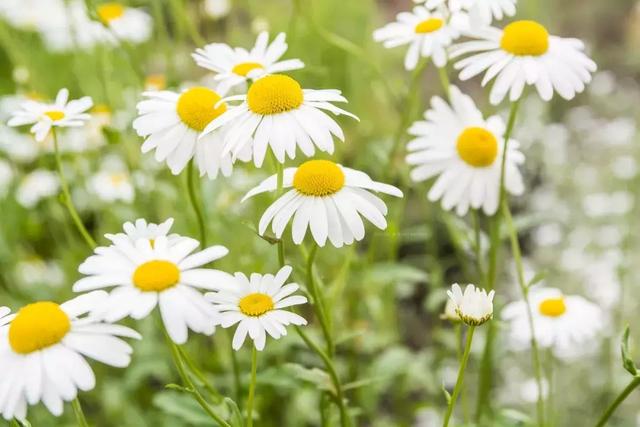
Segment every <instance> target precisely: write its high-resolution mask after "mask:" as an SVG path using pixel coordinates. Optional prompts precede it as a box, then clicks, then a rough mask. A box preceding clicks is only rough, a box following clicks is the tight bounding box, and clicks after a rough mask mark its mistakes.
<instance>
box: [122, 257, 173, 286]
mask: <svg viewBox="0 0 640 427" xmlns="http://www.w3.org/2000/svg"><path fill="white" fill-rule="evenodd" d="M179 280H180V270H179V269H178V266H177V265H175V264H174V263H172V262H170V261H161V260H154V261H147V262H145V263H144V264H140V265H139V266H138V268H136V271H134V273H133V284H134V285H135V286H136V288H138V289H140V290H141V291H144V292H162V291H164V290H165V289H169V288H171V287H173V286H175V285H176V284H177V283H178V281H179Z"/></svg>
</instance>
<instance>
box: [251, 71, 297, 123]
mask: <svg viewBox="0 0 640 427" xmlns="http://www.w3.org/2000/svg"><path fill="white" fill-rule="evenodd" d="M303 98H304V97H303V94H302V87H300V84H299V83H298V82H297V81H295V80H294V79H292V78H291V77H289V76H285V75H282V74H273V75H270V76H266V77H263V78H261V79H259V80H256V81H255V82H254V83H253V84H252V85H251V87H250V88H249V92H248V93H247V103H248V104H249V109H250V110H251V111H253V112H254V113H256V114H262V115H268V114H279V113H284V112H286V111H291V110H294V109H296V108H298V107H299V106H300V105H301V104H302V101H303Z"/></svg>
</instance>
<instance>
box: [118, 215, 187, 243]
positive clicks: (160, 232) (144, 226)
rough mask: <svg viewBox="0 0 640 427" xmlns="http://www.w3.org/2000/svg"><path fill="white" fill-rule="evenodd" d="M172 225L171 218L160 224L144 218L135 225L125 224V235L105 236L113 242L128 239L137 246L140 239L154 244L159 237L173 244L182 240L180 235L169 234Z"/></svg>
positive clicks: (123, 227) (139, 219) (131, 223)
mask: <svg viewBox="0 0 640 427" xmlns="http://www.w3.org/2000/svg"><path fill="white" fill-rule="evenodd" d="M172 225H173V218H169V219H167V220H166V221H164V222H163V223H160V224H155V223H153V222H147V220H146V219H144V218H138V219H136V222H135V223H133V222H125V223H124V225H123V226H122V229H123V230H124V233H116V234H105V237H106V238H107V239H109V240H112V241H113V240H118V239H122V238H123V237H128V238H129V239H130V240H131V243H134V244H135V242H136V241H137V240H138V239H148V240H149V241H150V242H151V243H154V242H155V240H156V239H157V238H158V237H160V236H165V237H167V239H168V241H169V242H170V243H171V242H173V241H174V240H175V239H178V238H180V235H178V234H169V230H170V229H171V226H172Z"/></svg>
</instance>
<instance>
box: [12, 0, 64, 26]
mask: <svg viewBox="0 0 640 427" xmlns="http://www.w3.org/2000/svg"><path fill="white" fill-rule="evenodd" d="M0 16H1V17H2V18H3V19H4V20H5V21H7V22H8V23H9V24H10V25H12V26H13V27H16V28H20V29H22V30H27V31H44V30H47V29H49V28H51V27H55V26H56V25H57V24H58V23H61V22H65V21H66V20H65V4H64V0H2V1H0Z"/></svg>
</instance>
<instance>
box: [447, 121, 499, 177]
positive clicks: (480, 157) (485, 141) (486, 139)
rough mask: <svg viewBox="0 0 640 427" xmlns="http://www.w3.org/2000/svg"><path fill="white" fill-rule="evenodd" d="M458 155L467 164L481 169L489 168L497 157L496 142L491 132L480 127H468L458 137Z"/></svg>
mask: <svg viewBox="0 0 640 427" xmlns="http://www.w3.org/2000/svg"><path fill="white" fill-rule="evenodd" d="M456 149H457V150H458V155H459V156H460V158H461V159H462V160H464V161H465V162H466V163H467V164H469V165H471V166H473V167H476V168H483V167H487V166H491V165H492V164H493V162H494V161H495V159H496V157H497V155H498V141H497V140H496V137H495V136H493V134H492V133H491V132H489V131H488V130H486V129H484V128H480V127H468V128H466V129H465V130H463V131H462V133H461V134H460V136H458V141H457V142H456Z"/></svg>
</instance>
